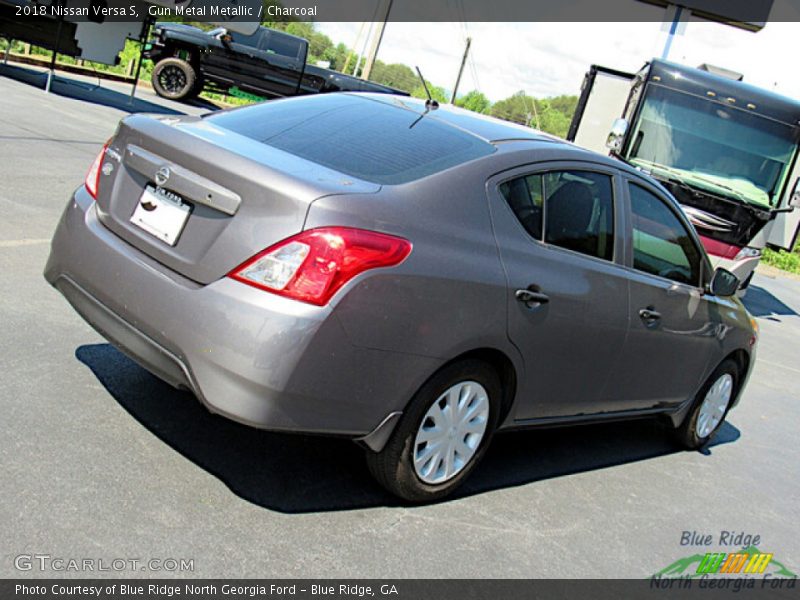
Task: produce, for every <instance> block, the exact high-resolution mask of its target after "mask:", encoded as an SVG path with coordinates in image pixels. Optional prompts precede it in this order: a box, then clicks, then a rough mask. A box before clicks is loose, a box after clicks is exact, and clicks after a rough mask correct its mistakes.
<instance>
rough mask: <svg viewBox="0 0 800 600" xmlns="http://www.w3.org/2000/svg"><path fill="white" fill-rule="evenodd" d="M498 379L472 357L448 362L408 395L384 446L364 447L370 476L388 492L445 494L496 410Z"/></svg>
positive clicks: (470, 465)
mask: <svg viewBox="0 0 800 600" xmlns="http://www.w3.org/2000/svg"><path fill="white" fill-rule="evenodd" d="M501 390H502V388H501V385H500V379H499V377H498V376H497V373H496V372H495V370H494V369H493V368H492V367H490V366H489V365H488V364H486V363H484V362H482V361H478V360H465V361H463V362H459V363H454V364H452V365H449V366H447V367H445V368H444V369H442V370H441V371H439V372H438V373H437V374H436V375H434V376H433V377H431V379H429V380H428V382H427V383H425V385H423V386H422V387H421V388H420V390H419V391H418V392H417V393H416V394H415V395H414V398H413V399H412V400H411V402H410V404H409V405H408V408H407V410H406V411H405V413H404V415H403V418H402V419H401V421H400V423H398V425H397V429H395V431H394V433H393V434H392V437H391V438H390V439H389V442H388V443H387V444H386V447H385V448H384V449H383V450H382V451H380V452H377V453H376V452H372V451H371V450H367V466H368V467H369V470H370V472H371V473H372V475H373V477H375V479H377V481H378V483H380V484H381V485H382V486H383V487H384V488H386V489H387V490H389V491H390V492H392V493H393V494H395V495H397V496H399V497H401V498H403V499H405V500H409V501H411V502H429V501H432V500H438V499H439V498H443V497H444V496H446V495H448V494H450V493H451V492H452V491H453V490H454V489H455V488H456V487H458V486H459V485H460V484H461V483H462V482H463V481H464V479H466V478H467V476H468V475H469V474H470V472H471V471H472V470H473V469H474V468H475V465H477V464H478V462H479V461H480V459H481V458H482V457H483V454H484V453H485V452H486V448H487V447H488V445H489V442H490V440H491V438H492V434H493V433H494V430H495V428H496V427H497V421H498V418H499V414H500V410H499V409H500V396H501V393H502V392H501Z"/></svg>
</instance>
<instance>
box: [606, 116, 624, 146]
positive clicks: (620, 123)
mask: <svg viewBox="0 0 800 600" xmlns="http://www.w3.org/2000/svg"><path fill="white" fill-rule="evenodd" d="M626 133H628V121H627V120H625V119H614V122H613V123H612V124H611V131H610V132H609V133H608V137H607V138H606V148H608V149H609V150H611V151H612V152H614V153H617V152H619V151H620V150H622V142H623V140H624V139H625V134H626Z"/></svg>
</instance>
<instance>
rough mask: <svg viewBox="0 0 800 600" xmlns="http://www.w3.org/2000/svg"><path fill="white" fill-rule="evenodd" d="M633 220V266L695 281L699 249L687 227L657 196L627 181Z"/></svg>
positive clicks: (676, 279)
mask: <svg viewBox="0 0 800 600" xmlns="http://www.w3.org/2000/svg"><path fill="white" fill-rule="evenodd" d="M629 189H630V193H631V217H632V220H633V266H634V267H635V268H636V269H639V270H640V271H644V272H645V273H651V274H653V275H658V276H660V277H665V278H667V279H671V280H673V281H678V282H680V283H686V284H689V285H695V286H696V285H699V282H700V263H701V260H702V259H701V257H700V251H699V250H698V249H697V246H696V245H695V244H694V242H693V241H692V239H691V237H690V235H689V231H688V230H687V229H686V228H685V227H684V226H683V223H681V222H680V220H679V219H678V217H677V216H676V215H675V213H673V212H672V211H671V210H670V209H669V207H668V206H667V205H666V204H665V203H664V201H662V200H661V199H660V198H659V197H658V196H656V195H655V194H652V193H650V192H648V191H647V190H646V189H644V188H642V187H640V186H638V185H636V184H630V185H629Z"/></svg>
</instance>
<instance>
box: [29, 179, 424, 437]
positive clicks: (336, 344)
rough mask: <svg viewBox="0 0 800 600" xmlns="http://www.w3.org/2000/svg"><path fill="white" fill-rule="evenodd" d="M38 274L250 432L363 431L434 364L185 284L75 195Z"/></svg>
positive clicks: (235, 287)
mask: <svg viewBox="0 0 800 600" xmlns="http://www.w3.org/2000/svg"><path fill="white" fill-rule="evenodd" d="M45 277H46V279H47V280H48V281H49V282H50V283H51V284H52V285H53V286H54V287H56V289H58V290H59V291H60V292H61V293H62V294H63V295H64V296H65V297H66V298H67V300H69V302H70V303H71V304H72V306H73V307H74V308H75V309H76V311H77V312H78V313H79V314H80V315H81V316H82V317H83V318H84V319H85V320H86V321H87V322H88V323H89V324H90V325H92V327H94V328H95V329H96V330H97V331H98V332H99V333H100V334H101V335H103V336H104V337H105V338H106V339H108V340H109V341H110V342H112V343H113V344H114V345H115V346H117V347H118V348H120V349H121V350H122V351H123V352H125V353H126V354H127V355H128V356H130V357H131V358H133V359H134V360H136V361H137V362H138V363H140V364H141V365H142V366H144V367H145V368H147V369H148V370H149V371H151V372H152V373H154V374H155V375H157V376H158V377H160V378H161V379H163V380H165V381H167V382H168V383H170V384H172V385H173V386H178V387H186V388H188V389H190V390H192V391H193V392H194V393H195V394H196V395H197V397H198V398H199V399H200V400H201V401H202V402H203V404H205V406H206V407H207V408H208V409H209V410H211V411H212V412H215V413H220V414H222V415H224V416H226V417H228V418H231V419H233V420H235V421H239V422H243V423H246V424H248V425H252V426H255V427H260V428H265V429H273V430H284V431H302V432H310V433H312V432H313V433H326V434H335V435H346V436H351V437H359V436H363V435H366V434H368V433H369V432H371V431H373V430H374V429H375V428H376V427H377V426H378V425H379V424H380V423H381V422H383V421H384V419H386V417H387V416H388V415H390V414H391V413H393V412H396V411H402V410H403V408H404V406H405V404H406V402H407V401H408V399H409V398H410V397H411V395H412V394H413V392H414V391H415V389H416V387H417V386H419V384H420V382H421V381H424V379H425V378H427V376H428V375H429V374H430V373H432V372H433V371H435V369H436V368H437V367H438V366H439V361H437V360H435V359H430V358H426V357H420V356H415V355H409V354H402V353H393V352H386V351H379V350H372V349H369V348H363V347H358V346H354V345H353V344H352V343H350V341H349V339H348V338H347V335H346V334H345V332H344V331H343V329H342V327H341V326H340V324H339V320H338V318H337V317H336V315H335V314H334V311H333V309H331V308H330V307H316V306H311V305H306V304H303V303H299V302H295V301H292V300H288V299H286V298H282V297H280V296H275V295H273V294H269V293H266V292H262V291H260V290H257V289H254V288H251V287H250V286H246V285H242V284H240V283H238V282H236V281H234V280H231V279H227V278H223V279H221V280H219V281H215V282H213V283H211V284H209V285H205V286H201V285H198V284H196V283H194V282H192V281H190V280H188V279H185V278H183V277H181V276H180V275H179V274H177V273H175V272H172V271H169V270H167V269H165V268H164V267H163V266H162V265H160V264H159V263H157V262H155V261H153V260H152V259H150V258H149V257H148V256H146V255H144V254H143V253H141V252H140V251H139V250H137V249H136V248H134V247H132V246H130V245H129V244H127V243H126V242H125V241H124V240H122V239H121V238H119V237H117V236H116V235H115V234H114V233H112V232H111V231H109V230H108V229H106V228H105V227H104V226H103V225H102V224H101V223H100V222H99V221H98V219H97V215H96V211H95V205H94V202H93V201H92V199H91V197H90V196H89V195H88V194H87V193H86V192H85V190H84V189H83V188H80V189H79V190H78V191H77V192H76V193H75V196H74V197H73V199H72V200H71V201H70V203H69V205H68V206H67V208H66V210H65V212H64V215H63V216H62V219H61V221H60V223H59V226H58V228H57V230H56V234H55V236H54V238H53V244H52V250H51V254H50V258H49V260H48V263H47V267H46V269H45Z"/></svg>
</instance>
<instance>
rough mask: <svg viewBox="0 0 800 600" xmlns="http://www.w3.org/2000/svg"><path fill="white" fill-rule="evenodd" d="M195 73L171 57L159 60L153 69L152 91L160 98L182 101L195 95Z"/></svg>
mask: <svg viewBox="0 0 800 600" xmlns="http://www.w3.org/2000/svg"><path fill="white" fill-rule="evenodd" d="M197 81H198V78H197V72H196V71H195V69H194V67H193V66H192V65H191V64H190V63H188V62H186V61H185V60H183V59H182V58H177V57H174V56H171V57H169V58H165V59H163V60H160V61H159V62H158V63H157V64H156V66H155V67H154V68H153V76H152V82H153V89H154V90H155V91H156V93H157V94H158V95H159V96H161V97H162V98H168V99H169V100H184V99H186V98H190V97H191V96H193V95H195V94H197V93H198V92H199V90H197Z"/></svg>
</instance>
